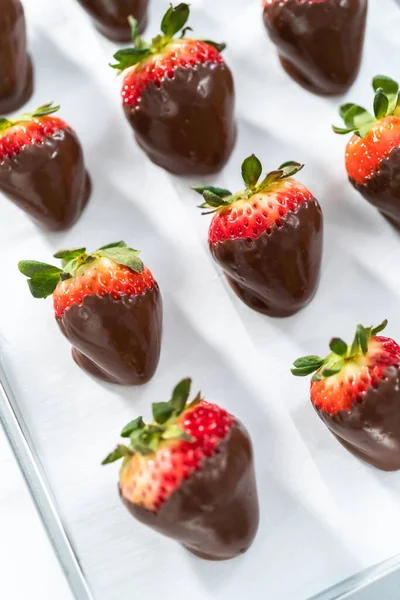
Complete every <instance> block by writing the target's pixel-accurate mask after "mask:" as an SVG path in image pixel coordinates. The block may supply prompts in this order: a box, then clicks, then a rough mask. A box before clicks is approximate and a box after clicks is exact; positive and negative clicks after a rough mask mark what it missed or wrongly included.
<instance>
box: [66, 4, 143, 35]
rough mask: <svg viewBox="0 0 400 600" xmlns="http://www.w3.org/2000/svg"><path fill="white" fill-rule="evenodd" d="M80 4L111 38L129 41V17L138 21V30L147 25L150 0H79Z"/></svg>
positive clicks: (140, 30)
mask: <svg viewBox="0 0 400 600" xmlns="http://www.w3.org/2000/svg"><path fill="white" fill-rule="evenodd" d="M78 2H79V4H80V5H81V6H83V8H84V9H85V10H86V11H87V13H88V14H89V15H90V16H91V17H92V19H93V22H94V24H95V26H96V28H97V29H98V30H99V31H100V33H102V34H103V35H105V36H106V37H108V38H110V39H111V40H115V41H117V42H129V40H130V39H131V27H130V25H129V22H128V19H129V17H133V18H135V19H136V21H137V28H138V31H139V32H140V33H141V32H142V31H144V29H145V27H146V25H147V7H148V4H149V0H123V1H122V2H121V0H78Z"/></svg>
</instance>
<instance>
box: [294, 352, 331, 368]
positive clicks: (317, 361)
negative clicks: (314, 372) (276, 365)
mask: <svg viewBox="0 0 400 600" xmlns="http://www.w3.org/2000/svg"><path fill="white" fill-rule="evenodd" d="M323 362H324V359H323V358H321V357H320V356H314V355H311V356H302V357H301V358H298V359H297V360H295V361H294V363H293V366H294V367H297V368H299V369H302V368H303V367H313V366H314V367H315V369H318V368H319V367H320V366H321V365H322V364H323Z"/></svg>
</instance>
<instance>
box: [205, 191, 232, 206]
mask: <svg viewBox="0 0 400 600" xmlns="http://www.w3.org/2000/svg"><path fill="white" fill-rule="evenodd" d="M203 198H204V200H205V201H206V206H205V207H204V206H203V208H206V207H207V206H212V207H213V208H220V207H221V206H229V205H230V204H231V202H229V201H228V200H225V198H221V197H220V196H217V194H214V193H213V192H210V191H209V190H204V192H203Z"/></svg>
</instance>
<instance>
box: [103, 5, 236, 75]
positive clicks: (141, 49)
mask: <svg viewBox="0 0 400 600" xmlns="http://www.w3.org/2000/svg"><path fill="white" fill-rule="evenodd" d="M189 13H190V9H189V5H188V4H185V3H184V2H181V3H180V4H178V5H177V6H172V4H170V7H169V8H168V10H167V12H166V13H165V14H164V16H163V18H162V21H161V34H159V35H157V36H156V37H154V38H153V39H152V41H151V43H148V42H146V41H145V40H144V39H143V38H141V37H140V35H139V30H138V23H137V21H136V19H134V18H133V17H129V23H130V26H131V37H132V42H133V48H123V49H122V50H118V52H116V53H115V54H114V59H115V61H116V62H115V63H114V64H110V67H112V68H113V69H117V70H118V73H122V72H123V71H125V69H129V68H130V67H133V66H134V65H137V64H138V63H140V62H142V61H143V60H145V59H146V58H149V57H150V56H151V55H153V54H159V53H161V52H163V50H164V49H165V48H166V46H168V44H169V43H170V42H172V41H173V40H174V39H176V38H174V36H175V35H176V34H177V33H180V36H179V39H182V38H183V37H184V36H185V34H186V32H187V31H192V28H191V27H185V25H186V23H187V20H188V18H189ZM204 41H205V42H206V43H207V44H210V46H214V48H216V49H217V50H218V52H222V50H224V48H225V47H226V46H225V44H218V43H217V42H212V41H210V40H204Z"/></svg>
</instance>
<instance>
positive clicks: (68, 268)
mask: <svg viewBox="0 0 400 600" xmlns="http://www.w3.org/2000/svg"><path fill="white" fill-rule="evenodd" d="M79 265H80V262H79V260H78V259H77V258H73V259H72V260H70V261H68V262H65V261H63V272H64V273H68V275H71V277H73V276H74V275H75V271H76V270H77V269H78V267H79Z"/></svg>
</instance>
